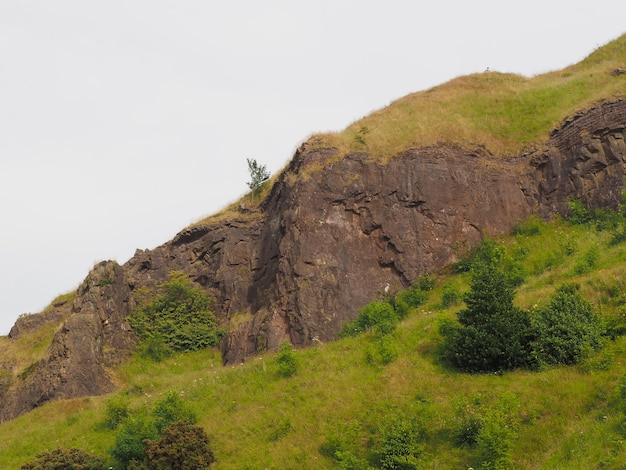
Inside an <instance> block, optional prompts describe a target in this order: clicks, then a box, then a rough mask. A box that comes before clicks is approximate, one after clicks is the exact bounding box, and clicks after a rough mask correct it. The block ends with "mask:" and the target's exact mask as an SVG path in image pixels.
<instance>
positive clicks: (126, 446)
mask: <svg viewBox="0 0 626 470" xmlns="http://www.w3.org/2000/svg"><path fill="white" fill-rule="evenodd" d="M157 437H158V431H157V429H156V427H155V426H154V421H153V420H152V419H150V417H148V416H146V415H145V414H139V415H136V416H130V417H129V418H128V419H126V420H125V421H124V423H123V424H122V425H121V426H120V428H119V430H118V432H117V435H116V436H115V443H114V445H113V448H112V449H111V450H110V454H111V455H112V456H113V458H114V459H115V460H116V461H117V463H118V464H119V465H120V467H121V468H127V467H128V465H129V464H130V463H131V461H133V460H136V461H137V462H143V460H144V458H145V452H144V448H143V441H144V439H156V438H157Z"/></svg>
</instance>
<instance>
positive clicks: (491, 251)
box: [454, 239, 526, 287]
mask: <svg viewBox="0 0 626 470" xmlns="http://www.w3.org/2000/svg"><path fill="white" fill-rule="evenodd" d="M525 254H526V253H524V252H518V253H515V256H511V255H510V254H509V253H507V250H506V247H505V246H504V245H501V244H498V243H497V242H495V241H494V240H489V239H485V240H483V241H482V243H481V244H480V245H479V246H477V247H475V248H473V249H472V250H470V251H469V253H467V254H466V256H464V257H463V258H462V259H461V260H459V261H458V262H457V263H456V264H455V265H454V270H455V271H456V272H458V273H461V272H472V271H474V270H476V269H478V268H480V267H481V266H494V267H497V268H499V269H500V271H501V273H502V275H503V276H505V278H506V280H507V282H509V283H511V285H512V286H513V287H517V286H519V285H521V284H522V283H523V282H524V278H525V274H526V273H525V272H524V266H523V264H522V263H521V261H522V259H523V258H524V256H525Z"/></svg>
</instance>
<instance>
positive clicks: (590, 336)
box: [533, 284, 602, 364]
mask: <svg viewBox="0 0 626 470" xmlns="http://www.w3.org/2000/svg"><path fill="white" fill-rule="evenodd" d="M533 320H534V321H533V323H534V330H535V335H536V339H535V342H534V347H533V354H534V356H535V357H536V359H537V361H539V363H543V364H576V363H578V362H580V361H581V360H582V359H584V358H585V357H586V356H587V355H588V354H589V353H590V352H591V351H593V350H594V349H597V348H598V347H600V345H601V340H602V326H601V323H600V320H599V319H598V317H597V316H596V315H595V314H594V312H593V308H592V307H591V304H590V303H589V302H587V301H586V300H585V299H584V298H583V297H582V295H581V293H580V290H579V288H578V286H576V285H575V284H563V285H561V286H560V287H558V288H557V290H556V292H555V294H554V295H553V296H552V297H551V299H550V301H549V302H548V304H547V305H545V306H542V307H540V308H539V309H538V310H537V312H536V313H535V315H534V318H533Z"/></svg>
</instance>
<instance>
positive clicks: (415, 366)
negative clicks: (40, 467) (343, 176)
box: [0, 220, 626, 469]
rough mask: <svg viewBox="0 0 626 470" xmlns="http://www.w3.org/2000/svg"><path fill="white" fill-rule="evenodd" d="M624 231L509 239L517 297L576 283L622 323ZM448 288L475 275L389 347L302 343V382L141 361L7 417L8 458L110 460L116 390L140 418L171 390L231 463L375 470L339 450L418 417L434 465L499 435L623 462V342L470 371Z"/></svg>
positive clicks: (513, 448) (532, 226) (404, 327)
mask: <svg viewBox="0 0 626 470" xmlns="http://www.w3.org/2000/svg"><path fill="white" fill-rule="evenodd" d="M621 230H622V229H621V228H613V229H610V230H602V231H599V230H598V229H597V228H596V227H595V226H594V225H593V224H588V225H571V224H568V223H566V222H562V221H558V222H554V223H552V224H546V223H543V222H539V221H536V220H531V221H529V222H527V223H526V224H525V225H522V226H520V228H519V230H518V231H517V232H518V234H517V235H511V236H509V237H506V238H504V239H503V240H502V241H503V242H504V243H505V244H506V245H507V246H508V247H509V252H510V253H512V254H517V255H515V256H517V257H518V258H519V259H521V260H522V261H521V262H522V265H523V268H524V271H525V272H526V274H527V275H526V281H525V282H524V283H523V284H522V285H521V286H520V287H519V289H518V294H517V296H516V302H517V303H518V304H519V305H520V306H521V307H524V308H532V306H533V305H535V304H539V303H541V302H543V301H545V300H546V299H547V298H548V296H549V295H550V294H551V293H552V292H554V290H555V288H556V286H557V285H559V284H560V283H561V282H563V281H573V282H576V283H578V284H579V285H580V286H581V289H582V291H583V293H584V295H585V297H586V298H587V299H589V300H591V301H592V303H593V304H594V306H595V308H596V310H597V311H598V312H599V313H600V314H601V315H602V317H603V318H604V319H605V320H609V319H613V320H615V321H617V323H619V322H620V321H622V317H624V315H626V290H625V287H626V281H624V278H625V276H624V275H625V274H626V243H611V240H614V241H619V240H620V239H621V238H619V237H620V236H623V232H622V231H621ZM590 252H592V253H595V255H593V256H590V255H589V253H590ZM446 286H447V287H446ZM450 286H455V288H454V289H452V290H453V291H456V292H463V291H466V290H467V288H468V287H467V286H468V275H467V274H449V273H448V274H446V273H440V274H439V275H438V276H437V283H436V287H435V289H433V290H432V291H430V293H429V297H428V301H427V303H426V304H424V305H423V306H422V307H420V308H417V309H414V310H412V311H411V312H410V314H409V316H408V317H407V319H406V320H404V321H403V322H402V323H401V324H400V327H399V328H398V329H397V330H396V331H395V332H394V333H393V334H392V335H391V336H390V337H388V338H387V339H386V340H384V341H385V342H386V344H383V343H381V341H382V340H381V338H380V337H378V336H377V335H376V334H375V333H372V332H370V333H365V334H362V335H360V336H357V337H354V338H346V339H342V340H338V341H336V342H332V343H328V344H320V345H318V346H316V347H313V348H310V349H306V350H301V351H297V352H296V356H297V359H298V363H299V367H298V370H297V372H296V374H295V375H293V376H292V377H289V378H283V377H281V376H280V375H279V374H278V372H277V367H278V366H277V362H276V356H275V355H273V354H266V355H264V356H259V357H257V358H255V359H253V360H251V361H250V362H249V363H246V364H243V365H240V366H236V367H228V368H224V367H222V366H221V361H220V358H219V355H218V353H217V352H216V351H214V350H204V351H199V352H194V353H188V354H178V355H176V356H174V357H171V358H169V359H167V360H166V361H164V362H161V363H154V362H150V361H149V360H147V359H144V358H140V357H136V358H134V359H133V360H131V361H130V362H129V363H127V364H125V365H123V366H122V367H120V368H119V369H118V371H117V373H118V376H119V380H120V382H121V383H122V384H123V385H122V387H121V389H120V390H119V391H118V392H116V393H115V394H113V395H110V396H105V397H91V398H82V399H75V400H68V401H58V402H53V403H48V404H46V405H44V406H42V407H40V408H38V409H36V410H34V411H33V412H31V413H29V414H27V415H25V416H22V417H20V418H18V419H16V420H14V421H10V422H7V423H4V424H2V425H1V426H0V468H6V469H13V468H19V466H20V465H21V464H22V463H24V462H26V461H29V460H32V459H33V458H34V456H35V455H36V454H37V453H40V452H42V451H45V450H53V449H55V448H57V447H63V448H70V447H78V448H80V449H83V450H86V451H89V452H93V453H95V454H98V455H100V456H106V455H107V449H109V448H111V447H112V446H113V445H114V442H115V436H116V432H119V431H114V430H110V429H106V428H105V427H104V426H103V423H104V421H105V418H106V416H107V412H106V404H107V402H108V401H109V400H111V399H112V398H115V397H117V398H118V399H119V398H122V399H124V400H126V401H127V403H128V406H129V409H130V410H131V412H132V413H134V414H139V413H141V411H142V410H150V409H151V407H152V406H153V405H154V403H155V402H156V401H158V400H159V399H161V398H162V397H163V396H165V394H167V393H168V392H169V391H175V392H176V393H177V394H178V395H179V396H181V397H182V398H183V399H184V400H185V401H186V403H188V405H189V406H190V407H191V408H192V409H193V410H194V412H195V413H196V415H197V416H198V424H200V425H201V426H202V427H204V428H205V429H206V431H207V433H208V435H209V437H210V440H211V447H212V448H213V450H214V452H215V455H216V458H217V465H216V468H220V469H228V468H250V469H257V468H260V469H262V468H276V469H283V468H316V469H323V468H329V469H330V468H363V467H358V466H356V467H355V466H352V467H351V466H349V464H348V463H347V462H348V460H344V462H343V463H339V462H338V461H337V459H336V456H337V455H343V456H344V457H345V459H349V458H352V459H354V461H359V462H361V463H363V462H367V461H369V462H370V464H372V462H375V456H376V453H377V452H378V451H379V450H380V448H381V446H382V445H383V441H384V436H385V433H389V432H391V431H390V430H393V429H396V428H397V427H398V426H401V425H406V423H413V424H412V425H414V426H417V427H418V428H419V430H420V431H419V436H420V437H419V446H420V449H421V453H420V457H419V460H418V461H419V465H420V467H421V468H441V469H448V468H468V467H473V468H479V467H480V466H481V464H482V463H483V462H485V459H488V456H489V452H490V450H489V449H490V447H489V446H490V445H491V447H493V449H496V451H497V450H498V449H500V450H501V449H505V450H506V449H508V452H509V453H510V459H511V461H512V462H513V465H512V468H518V469H537V468H546V469H548V468H562V469H568V468H571V469H580V468H590V469H591V468H615V469H617V468H624V466H626V449H625V448H624V446H623V440H624V439H625V438H626V414H625V412H626V399H625V398H622V394H623V392H622V387H623V383H624V382H623V380H624V377H626V375H625V374H626V372H625V371H626V369H625V366H626V359H625V355H624V353H625V352H626V338H625V337H618V338H617V339H615V340H614V341H613V340H611V341H607V344H606V345H605V347H604V348H603V349H602V350H601V351H600V352H598V353H596V354H594V355H592V356H590V357H589V358H588V359H586V360H585V361H584V362H583V363H582V364H580V365H577V366H570V367H553V368H548V369H545V370H541V371H527V370H517V371H513V372H507V373H504V374H477V375H472V374H463V373H459V372H456V371H454V370H451V369H448V368H446V367H445V366H444V365H442V364H441V363H440V361H439V360H438V356H437V348H438V345H439V344H440V342H441V337H440V335H439V332H438V326H439V324H440V322H441V321H442V320H443V319H446V318H452V317H453V316H454V314H455V312H456V311H458V310H459V309H460V308H462V307H463V304H462V303H458V304H456V305H452V306H450V307H448V308H442V307H441V301H442V293H443V292H444V291H448V292H449V291H450ZM376 296H377V293H375V292H373V293H372V297H373V298H375V297H376ZM390 352H391V353H390ZM481 420H482V421H481ZM478 422H482V426H483V427H485V426H487V424H485V423H488V425H489V426H491V428H490V429H491V438H490V440H489V439H487V440H485V439H486V438H484V437H483V438H482V440H481V441H479V442H473V437H472V432H473V431H472V429H473V427H475V426H476V425H477V423H478ZM474 437H475V436H474ZM493 449H492V450H491V451H492V452H493V451H494V450H493ZM337 451H339V452H340V453H339V454H337Z"/></svg>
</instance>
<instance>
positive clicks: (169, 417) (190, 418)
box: [152, 391, 197, 432]
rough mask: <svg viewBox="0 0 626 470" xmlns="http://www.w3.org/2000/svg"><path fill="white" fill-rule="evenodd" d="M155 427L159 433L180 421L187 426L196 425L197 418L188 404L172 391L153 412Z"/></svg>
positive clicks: (157, 403)
mask: <svg viewBox="0 0 626 470" xmlns="http://www.w3.org/2000/svg"><path fill="white" fill-rule="evenodd" d="M152 415H153V416H154V426H155V427H156V429H157V431H158V432H161V431H162V430H163V429H165V428H166V427H168V426H169V425H171V424H173V423H176V422H178V421H180V422H182V423H185V424H195V423H196V421H197V417H196V415H195V413H194V412H193V411H192V410H191V409H190V408H189V406H188V405H187V403H186V402H185V401H184V400H183V399H182V398H181V397H180V395H179V394H178V393H176V392H174V391H170V392H169V393H167V394H166V395H165V397H163V398H162V399H160V400H159V401H157V402H156V404H155V405H154V409H153V410H152Z"/></svg>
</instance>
